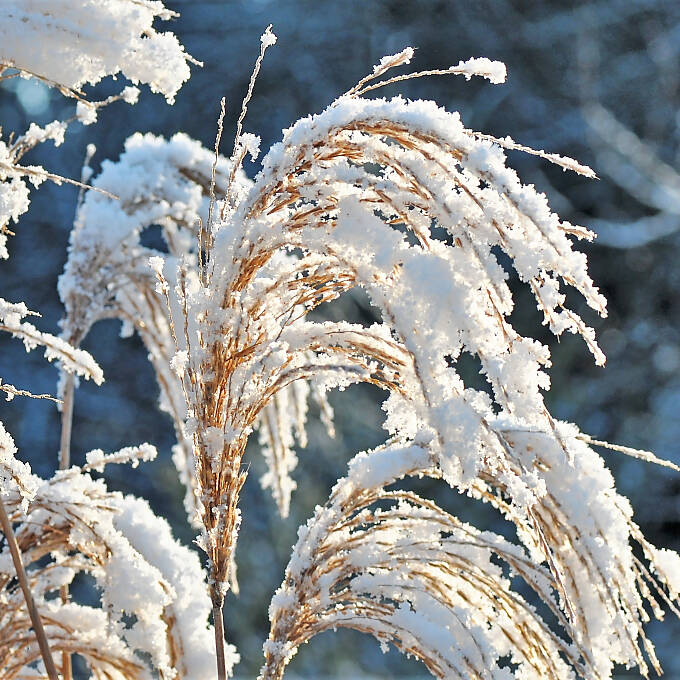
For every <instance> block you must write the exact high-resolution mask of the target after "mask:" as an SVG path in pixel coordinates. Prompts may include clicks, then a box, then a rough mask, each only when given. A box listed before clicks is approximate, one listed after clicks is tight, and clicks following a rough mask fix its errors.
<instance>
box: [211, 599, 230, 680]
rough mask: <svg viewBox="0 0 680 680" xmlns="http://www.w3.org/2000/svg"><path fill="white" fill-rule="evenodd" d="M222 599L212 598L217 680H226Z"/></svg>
mask: <svg viewBox="0 0 680 680" xmlns="http://www.w3.org/2000/svg"><path fill="white" fill-rule="evenodd" d="M223 603H224V599H223V598H220V597H219V596H217V597H214V598H213V619H214V623H215V659H216V661H217V680H227V665H226V659H225V654H224V620H223V618H222V605H223Z"/></svg>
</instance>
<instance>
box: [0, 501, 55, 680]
mask: <svg viewBox="0 0 680 680" xmlns="http://www.w3.org/2000/svg"><path fill="white" fill-rule="evenodd" d="M0 524H2V531H3V533H4V534H5V539H6V540H7V544H8V545H9V551H10V553H11V554H12V561H13V562H14V569H15V570H16V572H17V579H18V580H19V585H20V586H21V591H22V592H23V594H24V600H26V608H27V609H28V615H29V616H30V617H31V623H32V624H33V632H34V633H35V637H36V638H37V640H38V646H39V647H40V654H41V656H42V658H43V663H44V664H45V670H46V671H47V677H48V678H49V679H50V680H59V676H58V675H57V668H56V666H55V665H54V660H53V659H52V652H50V645H49V643H48V642H47V636H46V635H45V629H44V628H43V625H42V621H41V619H40V614H38V608H37V607H36V606H35V600H34V599H33V593H31V588H30V586H29V585H28V577H27V576H26V570H25V569H24V564H23V562H22V561H21V552H20V551H19V545H18V544H17V539H16V536H15V535H14V530H13V529H12V524H11V522H10V521H9V517H8V516H7V511H6V510H5V504H4V502H3V500H2V498H1V497H0Z"/></svg>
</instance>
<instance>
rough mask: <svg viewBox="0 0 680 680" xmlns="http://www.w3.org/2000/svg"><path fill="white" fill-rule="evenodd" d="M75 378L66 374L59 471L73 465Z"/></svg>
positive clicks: (70, 374) (62, 407)
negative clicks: (72, 438) (72, 429)
mask: <svg viewBox="0 0 680 680" xmlns="http://www.w3.org/2000/svg"><path fill="white" fill-rule="evenodd" d="M74 390H75V378H74V377H73V373H67V374H66V381H65V383H64V394H63V397H62V398H63V403H62V406H61V440H60V443H59V469H60V470H66V469H67V468H68V467H69V466H70V465H71V428H72V425H73V393H74Z"/></svg>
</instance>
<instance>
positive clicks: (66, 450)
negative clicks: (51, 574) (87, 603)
mask: <svg viewBox="0 0 680 680" xmlns="http://www.w3.org/2000/svg"><path fill="white" fill-rule="evenodd" d="M74 392H75V377H74V375H73V373H67V374H66V382H65V383H64V394H63V402H62V406H61V439H60V442H59V469H60V470H66V469H67V468H68V467H69V466H70V465H71V428H72V425H73V398H74ZM59 596H60V598H61V601H62V602H63V603H64V604H66V603H67V602H68V601H69V588H68V585H63V586H61V587H60V588H59ZM61 674H62V677H63V680H72V678H73V667H72V662H71V654H70V653H69V652H67V651H63V652H62V653H61Z"/></svg>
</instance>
